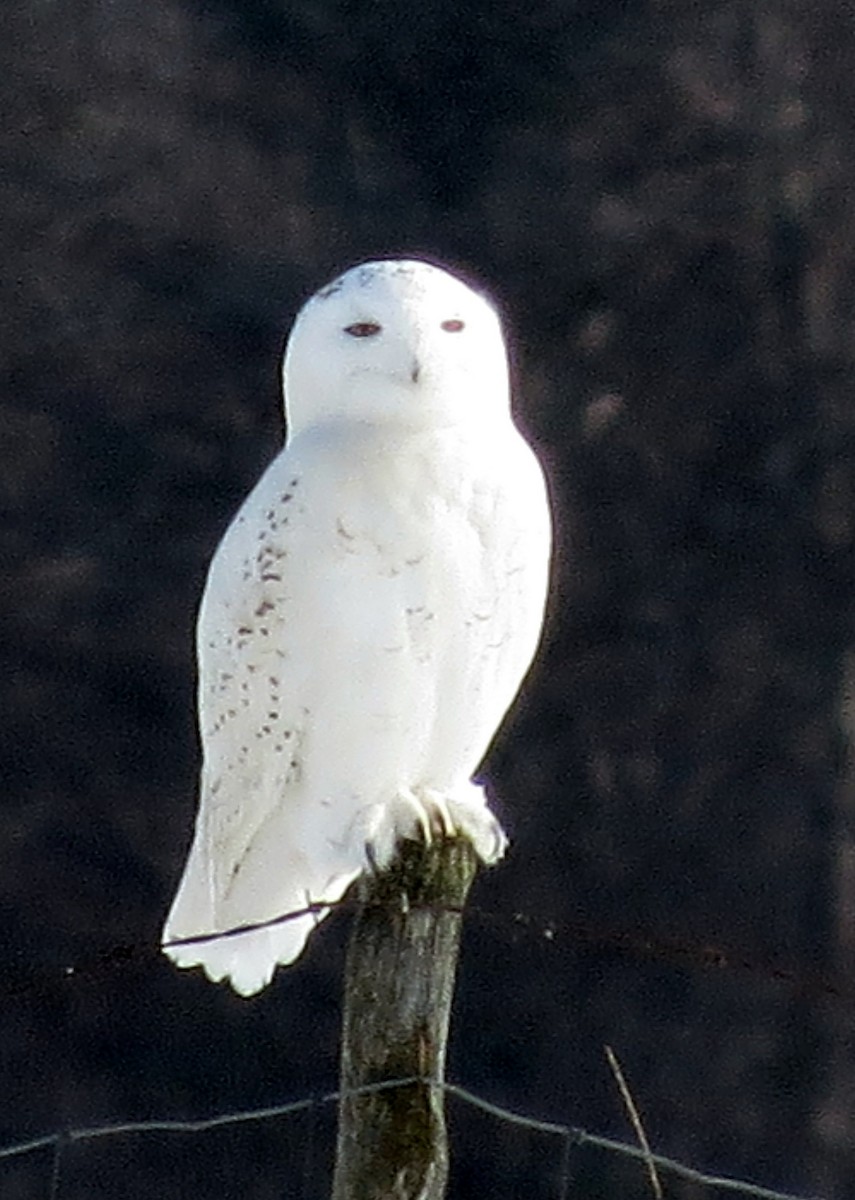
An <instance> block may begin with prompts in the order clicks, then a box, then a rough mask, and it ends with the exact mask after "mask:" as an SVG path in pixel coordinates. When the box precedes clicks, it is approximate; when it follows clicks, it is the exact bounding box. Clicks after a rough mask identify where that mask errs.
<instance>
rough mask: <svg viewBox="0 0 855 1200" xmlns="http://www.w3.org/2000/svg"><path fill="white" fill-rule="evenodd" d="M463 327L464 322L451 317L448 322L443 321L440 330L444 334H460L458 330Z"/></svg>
mask: <svg viewBox="0 0 855 1200" xmlns="http://www.w3.org/2000/svg"><path fill="white" fill-rule="evenodd" d="M464 326H465V321H460V320H458V319H457V317H453V318H452V319H451V320H450V321H443V323H442V325H441V328H442V329H444V330H445V332H446V333H460V330H461V329H463V328H464Z"/></svg>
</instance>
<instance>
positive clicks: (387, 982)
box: [333, 839, 477, 1200]
mask: <svg viewBox="0 0 855 1200" xmlns="http://www.w3.org/2000/svg"><path fill="white" fill-rule="evenodd" d="M476 866H477V864H476V858H475V853H474V851H473V850H472V847H471V846H470V844H469V843H468V842H467V841H463V840H461V839H450V840H441V841H436V842H434V843H433V844H432V845H430V846H427V845H424V844H423V843H421V842H414V841H407V842H404V843H402V845H401V847H400V850H399V852H398V856H397V857H396V859H395V861H394V862H393V863H392V865H391V867H390V868H389V869H388V870H387V871H384V872H383V873H382V874H377V875H372V876H366V877H365V878H364V879H363V880H361V882H360V883H359V885H358V886H359V888H360V896H359V899H360V907H359V912H358V913H357V916H356V918H355V923H354V927H353V931H352V933H351V937H350V946H349V948H348V953H347V964H346V967H345V972H346V978H345V990H344V1017H343V1028H342V1047H341V1088H342V1091H343V1092H344V1093H345V1094H344V1096H343V1098H342V1100H341V1103H340V1105H339V1129H338V1146H337V1152H336V1168H335V1179H334V1182H333V1200H417V1198H418V1200H442V1197H444V1196H445V1186H446V1180H447V1177H448V1136H447V1131H446V1124H445V1097H444V1094H443V1091H442V1088H441V1086H439V1085H440V1083H441V1081H442V1080H443V1079H444V1073H445V1051H446V1043H447V1038H448V1021H449V1016H450V1013H451V999H452V994H453V991H454V974H455V968H456V965H457V954H458V949H459V946H460V927H461V921H462V919H463V917H462V913H463V905H464V903H465V900H466V896H467V893H468V891H469V887H470V885H471V883H472V880H473V878H474V876H475V871H476ZM413 1076H418V1077H419V1079H420V1080H429V1081H431V1082H415V1083H410V1084H406V1085H403V1086H401V1087H390V1088H386V1089H383V1090H380V1091H376V1092H372V1093H369V1094H367V1095H362V1096H355V1097H354V1096H348V1095H347V1093H348V1092H352V1091H353V1090H354V1089H356V1088H360V1087H364V1086H365V1085H367V1084H376V1083H383V1082H385V1081H387V1080H394V1079H407V1078H411V1077H413Z"/></svg>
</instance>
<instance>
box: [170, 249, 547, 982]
mask: <svg viewBox="0 0 855 1200" xmlns="http://www.w3.org/2000/svg"><path fill="white" fill-rule="evenodd" d="M284 390H285V408H286V418H287V429H288V436H287V442H286V445H285V448H284V449H283V450H282V452H281V453H280V454H279V456H278V457H277V458H276V459H275V460H274V461H273V463H272V464H271V465H270V467H269V468H268V469H267V471H266V473H265V474H264V475H263V476H262V478H261V480H260V482H259V483H258V484H257V485H256V487H255V490H254V491H253V492H252V493H251V494H250V496H249V498H248V499H247V500H246V502H245V503H244V505H243V507H242V508H241V510H240V512H239V513H238V515H237V517H236V518H235V519H234V521H233V522H232V524H231V526H230V527H229V529H228V530H227V532H226V534H225V536H224V537H223V540H222V542H221V543H220V546H219V548H218V550H217V552H216V554H215V555H214V559H213V561H212V563H211V567H210V572H209V575H208V581H207V585H206V587H205V592H204V595H203V598H202V604H201V608H200V612H199V622H198V631H197V651H198V660H199V694H198V702H199V724H200V734H201V742H202V750H203V766H202V777H201V789H200V792H201V794H200V801H199V811H198V816H197V820H196V828H195V836H194V840H193V845H192V848H191V850H190V855H189V859H188V862H187V865H186V868H185V871H184V876H183V878H182V880H181V884H180V886H179V888H178V893H177V895H176V897H175V900H174V903H173V905H172V909H171V911H170V914H169V917H168V919H167V922H166V927H165V929H164V935H163V936H164V942H165V943H169V942H171V941H173V940H174V939H181V938H187V937H193V936H197V935H203V934H210V933H217V932H221V931H224V930H227V929H232V928H234V927H235V926H243V925H249V924H253V923H259V922H264V921H269V920H271V919H272V918H274V917H276V916H278V915H280V914H283V913H287V912H292V911H296V910H300V909H304V908H306V907H307V906H308V905H311V904H322V905H325V904H331V903H333V902H335V901H336V900H338V899H340V897H341V896H342V895H343V893H344V892H345V890H346V889H347V887H348V886H349V885H350V884H351V882H352V881H353V880H354V879H355V878H356V877H357V876H358V875H359V874H360V873H361V872H363V871H365V870H369V869H378V868H379V869H382V868H383V867H384V866H386V865H388V864H389V862H390V861H391V859H392V857H393V855H394V852H395V847H396V844H397V843H398V841H399V840H400V839H403V838H412V837H424V838H427V839H430V837H431V836H433V835H436V834H438V835H452V834H459V835H461V836H464V837H466V838H468V839H469V840H470V841H471V843H472V845H473V846H474V848H475V850H476V852H477V854H478V856H479V857H480V858H481V860H482V861H483V862H485V863H492V862H495V861H496V860H497V859H498V858H500V857H501V855H502V853H503V852H504V849H505V845H506V838H505V835H504V832H503V830H502V828H501V825H500V824H499V822H498V821H497V819H496V818H495V817H494V815H493V814H492V813H491V812H490V810H489V808H488V807H487V802H486V799H485V796H484V793H483V791H482V789H481V788H480V787H479V786H477V785H476V784H474V783H473V782H472V781H471V780H472V776H473V774H474V773H475V771H476V770H477V768H478V765H479V763H480V761H481V759H482V758H483V756H484V754H485V753H486V751H487V748H488V746H489V744H490V742H491V741H492V739H493V736H494V734H495V732H496V730H497V728H498V726H499V724H500V722H501V720H502V718H503V717H504V714H505V712H506V710H507V708H508V706H509V705H510V703H511V701H512V700H513V699H514V696H515V695H516V693H517V691H518V689H519V686H520V683H521V681H522V679H523V676H524V675H525V673H526V671H527V669H528V667H529V664H530V662H531V659H532V656H533V655H534V652H535V649H536V647H537V643H538V641H539V638H540V630H541V624H542V620H543V609H544V601H545V596H546V587H547V572H548V564H549V553H550V520H549V509H548V504H547V498H546V491H545V487H544V481H543V475H542V473H541V470H540V467H539V465H538V462H537V460H536V459H535V457H534V455H533V453H532V451H531V450H530V448H529V446H528V444H527V443H526V442H525V440H524V439H523V438H522V436H521V435H520V433H519V432H518V431H517V429H516V427H515V426H514V424H513V421H512V419H511V412H510V397H509V384H508V365H507V355H506V351H505V345H504V341H503V337H502V332H501V327H500V324H499V319H498V316H497V314H496V312H495V310H494V309H493V307H492V305H491V304H490V303H488V302H487V300H485V299H484V297H483V296H481V295H479V294H478V293H477V292H475V291H473V290H472V289H471V288H470V287H468V286H467V285H466V284H465V283H463V282H462V281H461V280H460V279H458V278H456V277H454V276H453V275H450V274H448V273H447V272H446V271H444V270H441V269H440V268H439V267H436V266H432V265H430V264H428V263H425V262H415V261H383V262H369V263H364V264H362V265H361V266H356V267H353V268H352V269H351V270H349V271H347V272H346V273H345V274H344V275H342V276H340V278H338V279H336V280H335V281H334V282H333V283H331V284H329V286H327V287H325V288H323V289H322V290H321V291H319V292H318V293H317V294H316V295H315V296H314V297H312V299H311V300H309V302H308V303H307V304H306V305H305V306H304V308H303V309H302V311H301V312H300V314H299V316H298V318H297V321H296V323H295V325H294V328H293V331H292V333H291V336H290V339H289V341H288V346H287V350H286V353H285V363H284ZM323 915H324V914H323V910H320V911H318V912H315V913H310V914H306V915H303V916H301V917H298V918H296V919H293V920H290V921H286V922H283V923H279V924H274V925H269V926H267V927H264V928H261V929H254V930H251V931H248V932H245V933H241V934H239V935H238V936H231V937H224V938H219V939H214V940H211V941H206V942H199V943H194V944H186V945H168V944H167V945H166V946H165V949H166V952H167V954H169V956H170V958H172V960H173V961H174V962H175V963H177V964H178V966H181V967H189V966H194V965H198V964H201V966H202V967H203V968H204V970H205V972H206V973H207V975H208V976H209V978H211V979H213V980H221V979H227V980H228V981H229V982H230V983H231V985H232V987H233V988H234V989H235V990H236V991H237V992H239V993H241V994H242V995H244V996H248V995H252V994H253V993H254V992H257V991H259V990H260V989H261V988H263V987H265V985H266V984H268V983H269V982H270V979H271V977H272V975H273V972H274V970H275V968H276V966H277V964H280V963H281V964H287V963H290V962H293V961H294V959H295V958H296V957H297V956H298V955H299V954H300V952H301V950H302V949H303V946H304V944H305V942H306V939H307V937H308V935H309V933H310V931H311V930H312V929H313V928H314V926H315V925H316V924H317V923H318V921H319V920H321V918H322V916H323Z"/></svg>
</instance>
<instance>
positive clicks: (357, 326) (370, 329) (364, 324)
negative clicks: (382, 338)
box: [344, 321, 381, 338]
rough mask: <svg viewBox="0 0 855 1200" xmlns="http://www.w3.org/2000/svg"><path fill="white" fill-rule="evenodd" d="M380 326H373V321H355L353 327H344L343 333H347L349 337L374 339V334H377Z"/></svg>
mask: <svg viewBox="0 0 855 1200" xmlns="http://www.w3.org/2000/svg"><path fill="white" fill-rule="evenodd" d="M380 329H381V326H379V325H377V324H375V322H374V321H356V322H355V323H354V324H353V325H346V326H345V327H344V332H345V333H349V334H350V336H351V337H358V338H363V337H374V335H375V333H379V332H380Z"/></svg>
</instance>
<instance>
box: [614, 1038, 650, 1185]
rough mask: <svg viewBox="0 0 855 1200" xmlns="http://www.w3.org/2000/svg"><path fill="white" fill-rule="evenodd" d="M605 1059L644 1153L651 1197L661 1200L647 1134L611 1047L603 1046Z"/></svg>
mask: <svg viewBox="0 0 855 1200" xmlns="http://www.w3.org/2000/svg"><path fill="white" fill-rule="evenodd" d="M604 1050H605V1052H606V1058H607V1059H608V1064H609V1066H610V1067H611V1071H612V1074H613V1075H614V1077H615V1082H616V1083H617V1085H618V1089H619V1091H620V1094H621V1099H622V1100H623V1102H624V1104H625V1105H626V1111H627V1112H628V1113H629V1119H630V1121H631V1122H632V1128H633V1129H634V1130H635V1136H636V1137H637V1138H638V1144H639V1146H641V1149H642V1151H643V1153H644V1162H645V1165H646V1166H647V1174H648V1175H649V1176H650V1187H651V1188H652V1190H653V1195H654V1196H655V1197H656V1200H663V1192H662V1184H661V1183H660V1182H659V1174H658V1172H657V1170H656V1163H655V1162H654V1161H653V1153H652V1151H651V1149H650V1143H649V1142H648V1140H647V1134H646V1133H645V1132H644V1126H643V1125H642V1123H641V1117H640V1116H639V1112H638V1109H637V1108H636V1106H635V1101H634V1100H633V1098H632V1093H631V1092H630V1090H629V1085H628V1084H627V1082H626V1079H625V1077H624V1073H623V1071H622V1070H621V1066H620V1063H619V1062H618V1060H617V1055H616V1054H615V1052H614V1050H612V1048H611V1046H605V1047H604Z"/></svg>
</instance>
